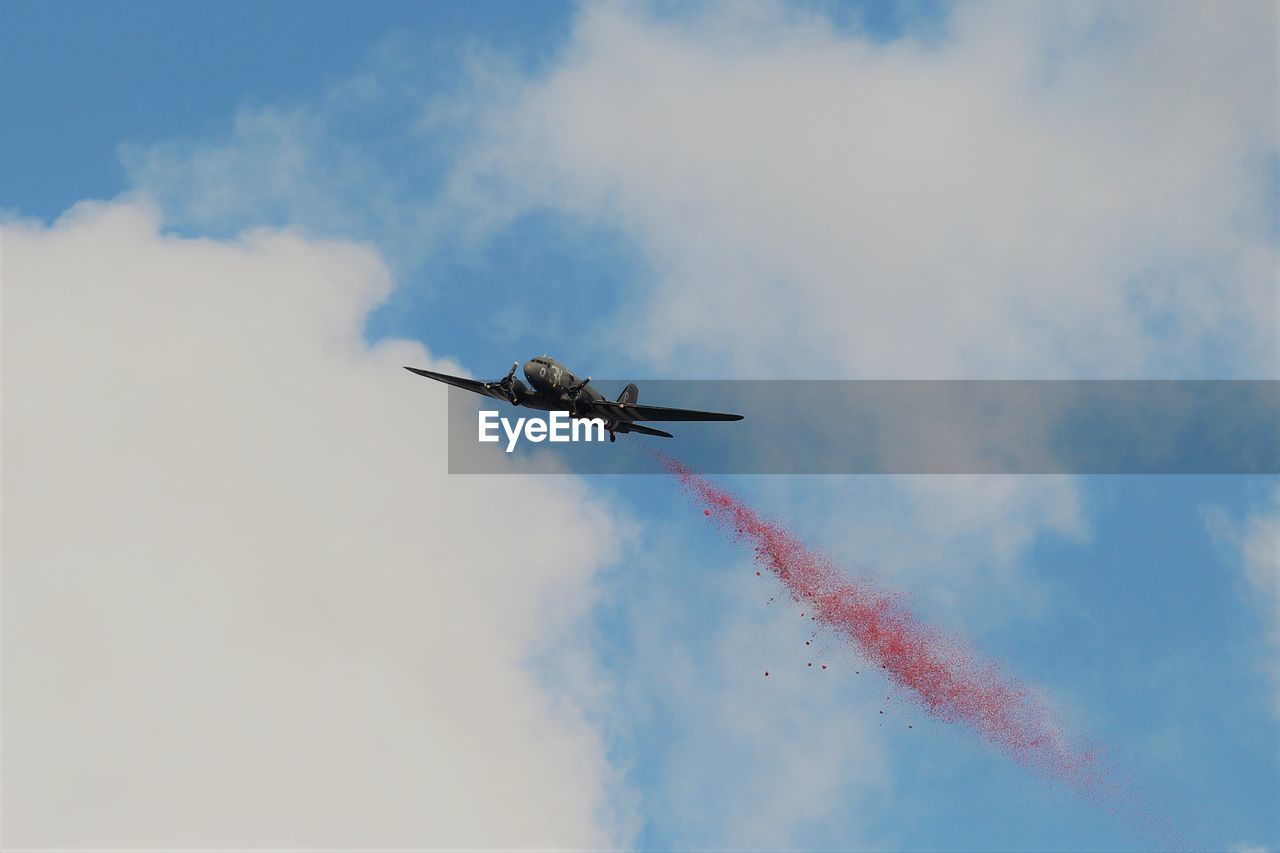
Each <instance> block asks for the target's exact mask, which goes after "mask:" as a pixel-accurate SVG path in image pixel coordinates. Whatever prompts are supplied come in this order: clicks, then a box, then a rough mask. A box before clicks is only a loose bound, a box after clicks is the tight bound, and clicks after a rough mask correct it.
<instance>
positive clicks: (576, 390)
mask: <svg viewBox="0 0 1280 853" xmlns="http://www.w3.org/2000/svg"><path fill="white" fill-rule="evenodd" d="M590 384H591V377H590V376H588V377H587V378H586V379H584V380H582V381H581V382H579V383H578V384H577V385H570V386H569V391H568V394H569V403H570V404H571V405H572V406H573V409H572V410H571V411H570V414H574V415H576V414H578V395H579V394H581V393H582V389H583V388H586V387H587V386H588V385H590Z"/></svg>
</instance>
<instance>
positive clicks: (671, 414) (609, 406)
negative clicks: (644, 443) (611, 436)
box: [595, 400, 742, 421]
mask: <svg viewBox="0 0 1280 853" xmlns="http://www.w3.org/2000/svg"><path fill="white" fill-rule="evenodd" d="M595 409H596V410H597V411H599V412H600V413H601V414H603V415H605V416H607V417H612V418H617V419H619V420H625V421H740V420H742V415H730V414H726V413H724V412H699V411H697V410H695V409H672V408H668V407H667V406H641V405H638V404H636V403H632V404H630V405H625V404H623V403H611V402H609V401H608V400H600V401H599V402H597V403H596V404H595Z"/></svg>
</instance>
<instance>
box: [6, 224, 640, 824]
mask: <svg viewBox="0 0 1280 853" xmlns="http://www.w3.org/2000/svg"><path fill="white" fill-rule="evenodd" d="M3 249H4V257H3V263H4V267H3V272H4V308H5V339H4V389H5V390H4V404H5V405H4V460H5V466H4V496H5V504H4V510H5V512H4V533H5V535H4V626H5V636H4V640H5V642H4V660H3V662H4V740H5V756H4V759H5V764H4V783H5V826H4V829H5V837H4V841H5V844H6V846H12V847H53V846H75V847H82V848H83V847H94V848H98V847H168V848H178V847H194V846H199V847H219V848H223V849H230V848H234V847H238V846H253V847H256V848H268V847H278V848H301V847H307V848H315V847H330V848H332V847H341V848H370V847H378V846H398V847H413V848H422V847H454V848H456V847H462V846H468V847H470V846H487V847H506V848H510V847H513V846H517V845H518V846H528V845H541V846H555V847H560V846H586V847H593V848H598V847H602V846H610V845H615V844H620V843H626V840H627V838H628V830H627V827H626V823H625V820H624V819H623V817H622V816H619V815H616V814H611V813H610V811H609V809H610V807H611V802H610V800H609V798H608V797H607V792H608V790H609V789H610V786H611V785H612V784H613V781H614V780H613V778H612V773H611V771H610V768H609V767H608V764H607V762H606V759H605V755H604V747H603V744H602V742H601V738H600V736H599V735H598V734H597V732H596V731H595V730H594V728H593V727H592V726H591V725H590V724H588V722H587V721H586V719H585V714H586V713H587V709H584V708H583V707H581V705H580V703H578V702H576V701H575V699H574V697H575V696H576V695H578V693H577V692H576V691H575V690H574V689H573V685H572V684H568V685H566V684H556V685H549V684H547V683H544V681H543V680H542V679H540V678H539V677H536V676H535V675H534V674H533V671H532V670H531V668H530V664H531V662H534V661H539V662H540V663H541V664H542V665H540V666H539V669H549V670H553V671H559V672H561V673H571V672H574V671H575V670H580V669H581V667H582V666H583V664H582V660H581V655H579V654H578V653H577V652H576V651H575V650H574V648H573V644H574V636H573V631H574V629H575V625H576V624H577V623H576V620H577V619H578V617H579V616H580V615H581V614H582V613H583V612H584V610H585V609H586V608H588V607H589V606H590V605H591V602H592V591H591V578H592V575H593V572H594V570H595V569H596V568H597V567H598V566H599V565H601V563H602V562H606V561H608V560H611V559H613V558H614V557H615V556H616V554H617V552H618V542H619V537H620V536H622V535H624V533H625V529H624V526H623V525H622V523H621V521H620V520H619V519H618V518H616V517H614V516H613V515H612V514H611V513H610V512H609V511H607V510H606V509H603V508H601V507H600V506H599V505H598V504H597V503H596V502H594V501H593V500H592V499H591V495H590V494H589V493H588V492H587V491H586V490H585V489H584V488H583V487H582V486H581V485H580V484H579V483H578V481H576V480H573V479H571V478H565V477H557V478H550V479H542V478H533V477H525V478H515V477H505V478H483V477H453V478H448V479H446V474H445V472H444V435H443V424H442V420H443V418H444V392H443V390H442V389H441V388H437V387H433V386H432V385H430V384H428V383H425V382H422V381H420V380H418V379H416V378H415V377H413V376H411V375H409V374H408V373H406V372H405V371H403V370H401V368H400V365H401V364H414V363H416V364H431V363H432V362H431V361H430V359H429V357H428V355H427V353H426V352H425V351H424V350H423V349H422V348H421V347H420V346H419V345H417V344H412V343H408V342H404V341H387V342H383V343H381V344H379V345H377V346H375V347H372V348H370V347H369V346H367V345H366V344H365V343H364V341H363V340H362V336H361V331H362V325H363V321H364V318H365V315H366V313H367V312H368V311H369V310H370V309H371V308H372V307H373V306H374V305H375V304H377V303H378V302H379V301H380V300H381V299H382V298H383V297H385V295H386V294H387V292H388V290H389V287H390V281H389V276H388V274H387V272H386V270H385V268H384V266H383V264H382V263H381V261H380V260H379V258H378V256H377V255H376V253H374V252H373V251H371V250H370V249H368V248H366V247H361V246H356V245H351V244H343V243H330V242H319V241H316V240H311V239H307V238H306V237H304V236H302V235H301V234H299V233H296V232H288V231H286V232H273V231H256V232H252V233H248V234H245V235H244V236H243V237H241V238H240V239H238V240H234V241H226V242H219V241H211V240H190V239H179V238H175V237H170V236H164V235H162V234H160V233H158V231H157V222H156V219H155V217H154V214H153V213H152V212H151V211H150V210H149V209H148V208H146V207H145V206H142V205H139V204H133V203H115V204H106V205H103V204H83V205H80V206H78V207H76V208H75V209H73V210H72V211H71V212H69V213H68V214H67V215H66V216H64V217H63V218H62V219H61V220H60V221H59V222H58V223H56V224H55V225H53V226H52V227H48V228H46V227H43V226H40V225H32V224H11V225H8V226H6V227H5V228H4V232H3ZM481 555H482V557H483V558H479V557H480V556H481ZM588 674H590V673H588ZM553 688H554V689H553Z"/></svg>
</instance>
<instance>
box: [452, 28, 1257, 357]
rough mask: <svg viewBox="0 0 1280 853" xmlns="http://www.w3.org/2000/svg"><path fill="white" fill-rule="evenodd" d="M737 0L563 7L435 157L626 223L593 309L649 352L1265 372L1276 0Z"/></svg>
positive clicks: (476, 194) (484, 178) (528, 197)
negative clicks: (531, 71)
mask: <svg viewBox="0 0 1280 853" xmlns="http://www.w3.org/2000/svg"><path fill="white" fill-rule="evenodd" d="M736 8H737V7H730V8H729V9H727V10H726V9H722V10H721V12H724V13H725V14H717V15H707V16H703V17H696V16H695V17H694V18H693V19H683V20H680V21H677V22H674V23H672V22H667V21H658V20H655V19H652V18H649V17H647V16H645V15H644V14H642V13H636V11H635V10H634V7H627V6H603V7H592V8H590V9H588V10H586V11H585V12H584V14H583V15H582V17H581V19H580V21H579V24H578V26H577V29H576V31H575V36H574V40H573V42H572V44H571V45H570V47H569V48H568V49H567V51H566V55H565V57H564V60H563V61H562V62H561V63H560V65H559V66H558V67H557V68H556V69H555V71H554V72H553V73H551V74H549V75H547V76H546V77H545V79H544V78H539V79H535V80H532V81H530V82H527V83H526V84H525V85H524V87H523V91H522V94H521V96H520V97H519V98H517V99H516V100H515V103H516V106H515V107H514V108H512V107H511V106H510V104H509V103H507V102H505V101H504V102H503V103H502V104H501V108H499V109H496V110H494V112H493V114H492V115H491V116H490V118H489V122H490V124H489V127H488V135H487V137H486V142H487V144H484V145H479V146H477V149H476V152H475V153H474V155H473V157H472V159H471V160H470V162H469V163H468V164H467V165H466V168H465V169H463V170H462V171H461V172H460V173H459V176H458V178H457V180H456V182H455V184H454V191H455V192H456V193H457V195H458V196H459V197H460V198H463V199H468V200H472V203H474V199H476V198H487V199H490V200H492V201H494V203H506V204H509V205H512V206H516V207H519V206H522V205H523V206H544V205H545V206H550V207H553V208H560V209H563V210H567V211H569V212H572V213H574V214H577V215H583V216H588V217H600V218H603V219H605V220H606V221H611V222H615V223H618V224H619V225H620V226H621V227H623V228H624V229H625V231H626V232H627V233H629V234H630V235H632V236H633V237H635V238H636V239H637V240H638V241H639V242H640V244H641V245H642V246H643V248H644V249H645V250H646V252H647V254H648V256H649V258H650V260H651V261H652V262H653V264H654V265H655V267H656V268H657V269H658V270H659V271H660V275H659V278H658V280H657V281H656V282H655V286H654V287H653V288H652V289H651V290H648V291H646V292H645V293H643V294H639V295H637V296H636V297H635V298H634V304H633V305H631V306H629V307H628V309H627V311H626V313H625V317H620V318H619V321H620V322H625V323H626V326H627V329H628V338H629V339H631V340H634V341H636V342H637V343H638V344H639V345H641V346H647V347H648V354H649V355H650V356H652V357H653V358H655V359H660V360H661V361H662V363H665V364H672V365H674V364H683V365H688V364H696V365H700V368H701V370H702V371H704V372H715V371H719V370H723V369H726V368H728V369H731V370H733V371H734V372H736V373H738V374H739V375H744V376H786V375H792V376H795V375H800V376H805V377H808V376H810V375H813V374H814V373H815V372H817V373H819V374H823V375H847V376H871V377H906V376H924V377H931V378H936V377H940V376H959V375H963V376H976V377H993V376H994V377H1010V376H1023V377H1025V376H1032V377H1035V376H1054V377H1060V376H1101V377H1117V376H1148V377H1149V376H1180V375H1205V374H1206V373H1207V374H1208V375H1224V374H1230V375H1250V376H1256V375H1268V376H1269V375H1275V374H1276V373H1277V370H1278V369H1280V361H1278V360H1277V350H1276V343H1277V339H1276V334H1277V332H1276V322H1275V321H1276V319H1277V304H1276V282H1275V265H1276V261H1277V254H1276V251H1275V245H1274V240H1273V239H1272V235H1271V234H1270V233H1269V226H1268V222H1269V221H1270V215H1269V213H1268V208H1267V206H1268V205H1269V204H1271V203H1272V202H1273V199H1271V197H1270V192H1269V188H1270V187H1271V186H1272V184H1271V183H1269V180H1270V178H1269V176H1270V172H1269V166H1268V164H1269V162H1270V158H1271V157H1273V156H1274V153H1275V148H1276V144H1277V138H1276V133H1277V131H1276V128H1277V105H1276V100H1277V99H1276V91H1277V88H1276V80H1275V67H1274V66H1275V63H1274V59H1275V43H1274V34H1275V29H1276V12H1275V7H1274V6H1273V5H1271V4H1262V3H1259V4H1237V5H1235V6H1232V7H1231V9H1230V13H1229V14H1224V13H1223V10H1222V9H1220V8H1217V7H1213V6H1209V5H1205V4H1199V5H1193V4H1145V5H1131V6H1125V7H1121V8H1116V7H1114V6H1111V5H1099V6H1079V5H1071V6H1067V7H1061V6H1044V5H1036V6H1027V5H1025V4H1024V5H1018V4H1011V5H1006V4H969V5H966V6H961V7H958V9H957V11H956V14H955V17H954V19H953V20H952V21H951V33H950V36H949V37H948V38H946V39H944V40H943V41H941V42H940V43H938V44H936V45H931V46H923V45H922V44H921V43H919V42H917V41H915V40H913V39H905V40H901V41H897V42H893V43H890V44H875V43H872V42H870V41H868V40H865V39H862V38H856V37H848V36H845V35H842V34H840V33H837V32H835V31H834V30H833V29H832V28H831V27H830V26H829V25H827V24H825V23H824V22H822V21H821V20H820V19H807V18H799V19H797V18H796V17H795V16H790V15H787V14H785V13H783V12H781V11H778V10H776V9H774V7H772V6H769V5H764V6H750V7H748V8H749V11H747V12H744V13H740V14H735V9H736ZM513 85H514V84H513ZM492 187H499V188H501V194H500V195H499V194H496V193H495V192H493V191H490V189H489V188H492ZM815 366H816V367H815Z"/></svg>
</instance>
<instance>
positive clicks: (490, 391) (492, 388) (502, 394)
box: [404, 365, 508, 400]
mask: <svg viewBox="0 0 1280 853" xmlns="http://www.w3.org/2000/svg"><path fill="white" fill-rule="evenodd" d="M404 369H405V370H407V371H409V372H410V373H416V374H418V375H419V376H425V377H427V378H428V379H434V380H436V381H437V382H444V383H446V384H448V385H452V386H454V387H455V388H462V389H465V390H467V391H472V392H474V393H476V394H483V395H484V396H486V397H494V398H496V399H499V400H507V399H508V398H507V392H506V390H505V389H504V388H503V387H502V386H501V384H499V383H497V382H481V381H480V380H478V379H463V378H462V377H461V376H450V375H449V374H447V373H436V372H435V371H433V370H422V369H421V368H417V367H409V366H408V365H405V368H404Z"/></svg>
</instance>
